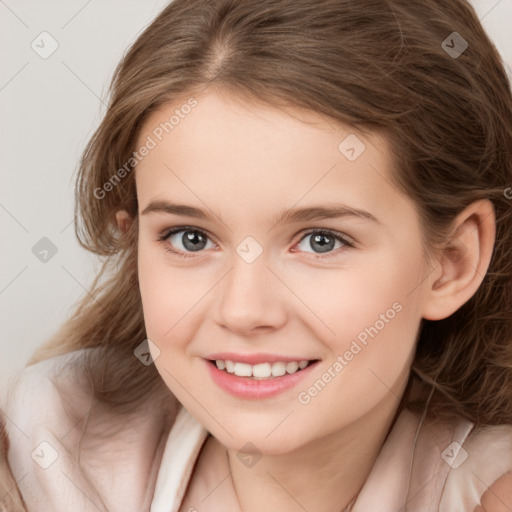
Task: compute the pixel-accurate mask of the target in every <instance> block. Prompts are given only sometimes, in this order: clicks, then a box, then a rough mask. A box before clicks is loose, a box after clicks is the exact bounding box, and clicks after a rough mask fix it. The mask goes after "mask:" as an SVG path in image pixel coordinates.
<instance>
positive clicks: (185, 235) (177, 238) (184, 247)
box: [160, 227, 212, 258]
mask: <svg viewBox="0 0 512 512" xmlns="http://www.w3.org/2000/svg"><path fill="white" fill-rule="evenodd" d="M180 233H182V234H181V235H180ZM160 240H161V241H166V242H169V243H168V244H166V249H167V250H168V251H169V252H172V253H174V254H177V255H178V256H183V257H184V258H187V257H189V256H192V255H189V254H186V253H187V252H200V251H202V250H203V249H209V248H211V247H207V243H208V241H210V240H209V238H208V236H207V235H206V233H205V232H204V231H200V230H198V229H196V228H185V227H179V228H175V229H171V230H170V231H167V232H166V233H165V234H164V235H162V236H161V237H160ZM210 242H211V241H210ZM211 243H212V242H211ZM180 245H181V247H180ZM169 246H170V247H169ZM176 246H178V248H177V250H176V249H173V248H172V247H176Z"/></svg>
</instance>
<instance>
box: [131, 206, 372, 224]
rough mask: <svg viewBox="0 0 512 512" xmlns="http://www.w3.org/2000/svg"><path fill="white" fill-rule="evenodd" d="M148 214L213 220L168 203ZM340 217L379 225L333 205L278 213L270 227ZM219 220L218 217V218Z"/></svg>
mask: <svg viewBox="0 0 512 512" xmlns="http://www.w3.org/2000/svg"><path fill="white" fill-rule="evenodd" d="M150 213H165V214H169V215H182V216H186V217H195V218H197V219H204V220H210V221H213V220H214V218H213V217H214V216H213V215H210V214H209V213H206V212H205V211H203V210H201V209H200V208H196V207H195V206H189V205H185V204H176V203H170V202H168V201H162V200H155V201H151V202H150V203H149V204H148V206H146V208H144V210H143V211H142V212H141V215H147V214H150ZM340 217H358V218H361V219H364V220H369V221H372V222H376V223H378V224H381V222H380V221H379V220H378V219H377V217H375V216H374V215H373V214H371V213H370V212H367V211H366V210H361V209H359V208H353V207H351V206H347V205H343V204H334V205H332V206H311V207H305V208H291V209H289V210H285V211H283V212H280V213H279V214H278V215H277V216H276V217H275V218H274V222H273V223H272V225H276V224H283V223H289V224H291V223H298V222H307V221H312V220H321V219H337V218H340ZM219 218H220V217H219Z"/></svg>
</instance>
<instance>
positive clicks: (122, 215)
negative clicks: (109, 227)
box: [116, 210, 132, 233]
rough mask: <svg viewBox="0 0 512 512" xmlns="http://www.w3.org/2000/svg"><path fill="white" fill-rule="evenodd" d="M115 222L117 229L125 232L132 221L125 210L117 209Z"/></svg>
mask: <svg viewBox="0 0 512 512" xmlns="http://www.w3.org/2000/svg"><path fill="white" fill-rule="evenodd" d="M116 222H117V227H118V229H119V231H121V232H123V233H126V231H127V230H128V228H129V227H130V224H131V223H132V218H131V216H130V214H129V213H128V212H127V211H126V210H118V211H117V212H116Z"/></svg>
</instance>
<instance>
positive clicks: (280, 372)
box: [207, 359, 320, 380]
mask: <svg viewBox="0 0 512 512" xmlns="http://www.w3.org/2000/svg"><path fill="white" fill-rule="evenodd" d="M207 361H208V362H209V363H210V364H211V365H212V366H214V367H215V368H216V369H217V370H220V371H221V372H224V373H228V374H231V375H233V376H236V377H241V378H245V379H247V380H273V379H277V378H279V377H283V376H286V375H294V374H296V373H300V372H302V371H304V370H305V369H306V368H308V367H310V366H311V365H313V364H315V363H317V362H318V361H320V359H311V360H307V359H302V360H297V361H287V362H285V361H276V362H272V363H271V362H265V363H259V364H254V365H252V364H247V363H241V362H234V361H231V360H229V359H227V360H223V359H207Z"/></svg>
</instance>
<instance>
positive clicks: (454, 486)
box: [440, 425, 512, 512]
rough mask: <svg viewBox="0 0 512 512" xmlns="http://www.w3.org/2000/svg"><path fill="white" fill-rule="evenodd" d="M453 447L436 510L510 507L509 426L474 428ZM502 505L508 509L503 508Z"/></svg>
mask: <svg viewBox="0 0 512 512" xmlns="http://www.w3.org/2000/svg"><path fill="white" fill-rule="evenodd" d="M457 448H458V455H457V457H456V463H455V464H454V465H453V467H451V469H450V471H449V473H448V476H447V478H446V482H445V486H444V489H443V494H442V499H441V507H440V510H441V511H450V512H453V511H460V512H466V511H467V512H473V511H478V512H499V511H501V510H509V509H510V508H512V496H511V494H512V492H511V491H512V473H511V472H512V425H487V426H484V427H475V428H474V429H473V430H472V431H471V432H470V434H469V435H468V436H467V438H466V440H465V441H464V443H463V444H462V445H461V446H460V447H457ZM507 501H509V503H507ZM503 503H507V506H508V507H509V508H503V507H504V505H503ZM477 507H480V508H477Z"/></svg>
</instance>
